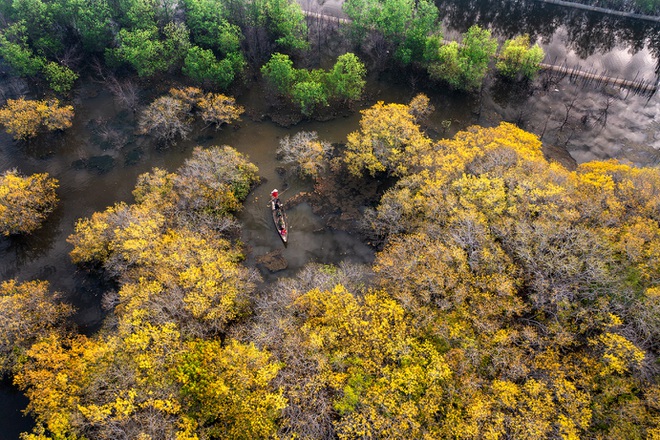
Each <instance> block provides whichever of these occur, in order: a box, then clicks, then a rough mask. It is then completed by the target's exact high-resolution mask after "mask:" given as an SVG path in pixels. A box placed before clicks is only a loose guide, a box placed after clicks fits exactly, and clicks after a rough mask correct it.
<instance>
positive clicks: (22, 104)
mask: <svg viewBox="0 0 660 440" xmlns="http://www.w3.org/2000/svg"><path fill="white" fill-rule="evenodd" d="M73 115H74V112H73V106H70V105H66V106H60V102H59V101H58V100H57V99H52V100H50V101H36V100H26V99H25V98H19V99H8V100H7V103H6V104H5V105H4V107H2V108H0V124H2V125H4V126H5V129H6V130H7V133H9V134H12V135H13V136H14V139H16V140H26V139H29V138H32V137H35V136H37V134H39V133H40V132H43V131H54V130H64V129H65V128H69V127H71V121H72V120H73Z"/></svg>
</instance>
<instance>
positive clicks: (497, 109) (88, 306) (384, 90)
mask: <svg viewBox="0 0 660 440" xmlns="http://www.w3.org/2000/svg"><path fill="white" fill-rule="evenodd" d="M439 8H440V10H441V14H442V15H443V16H444V17H446V20H445V25H446V35H447V37H451V36H452V35H456V36H457V35H460V33H461V32H464V31H465V30H466V29H467V28H468V27H469V26H470V25H472V24H474V23H479V24H481V25H488V26H490V27H491V28H492V29H493V32H494V34H495V35H497V36H498V38H500V39H501V40H502V39H505V38H510V37H512V36H514V35H516V34H519V33H524V32H527V33H529V34H530V35H532V37H533V39H535V40H537V41H538V42H539V43H540V44H542V45H543V47H544V49H545V50H546V52H547V54H548V56H547V57H546V61H547V62H555V61H556V62H558V63H562V62H565V63H566V64H568V65H570V66H574V65H579V66H580V67H581V68H583V69H594V70H598V71H601V70H602V71H607V72H609V73H610V74H611V75H612V76H620V77H627V78H629V79H633V78H645V79H647V80H649V81H657V74H656V72H657V66H658V53H659V50H658V47H660V29H659V28H658V26H657V25H650V24H648V23H640V22H634V21H631V20H622V19H619V18H616V19H615V18H611V17H607V16H603V15H602V14H594V13H585V12H582V11H579V12H578V11H567V10H564V9H561V8H557V7H555V6H552V5H547V4H544V3H541V2H536V1H533V0H525V1H517V2H511V1H486V0H475V1H458V0H453V1H446V2H441V3H439ZM323 10H324V11H330V12H335V13H340V2H339V1H337V0H328V1H325V2H324V3H323ZM541 79H542V80H543V81H539V82H537V83H536V84H535V85H532V86H529V87H523V86H521V85H519V84H511V83H506V82H501V81H499V80H497V79H494V78H489V79H488V80H487V83H486V86H485V87H484V89H483V92H482V93H481V94H478V95H474V96H472V95H466V94H462V93H458V92H452V91H449V90H447V89H446V88H445V87H444V86H442V85H440V84H433V83H430V82H429V81H428V80H427V79H426V78H425V77H424V75H422V74H419V73H417V74H415V73H406V74H401V75H399V74H397V73H396V72H394V73H391V72H390V73H389V74H385V75H381V76H380V79H378V78H371V80H370V82H369V84H368V90H367V96H369V100H368V102H365V103H364V106H363V107H368V106H370V105H372V104H373V103H374V102H375V101H376V100H383V101H385V102H401V103H406V102H408V101H409V100H410V99H411V98H412V97H413V96H414V95H415V94H416V93H417V92H420V91H423V92H425V93H427V94H428V95H429V96H430V98H431V101H432V103H433V105H434V106H435V108H436V111H435V113H434V114H433V115H432V116H431V118H430V121H429V134H430V135H431V136H433V137H436V138H437V137H442V136H452V135H453V134H454V133H455V132H456V131H458V130H461V129H463V128H465V127H467V126H469V125H473V124H481V125H495V124H498V123H499V122H500V121H502V120H505V121H510V122H515V123H517V124H518V125H520V126H521V127H522V128H524V129H527V130H529V131H532V132H534V133H536V134H538V135H539V136H541V135H542V136H543V142H544V143H545V144H548V145H553V146H555V147H557V148H559V149H560V150H564V151H568V152H569V153H570V155H571V156H572V157H573V158H574V159H575V160H576V161H577V162H578V163H580V162H584V161H588V160H592V159H608V158H617V159H621V160H625V161H629V162H631V163H634V164H637V165H644V166H657V165H658V163H660V100H659V98H658V94H656V95H654V96H651V97H649V96H642V95H636V94H634V93H629V92H626V91H621V90H618V89H613V88H605V89H603V88H601V87H595V86H593V85H588V84H587V85H585V84H579V83H574V82H571V81H569V80H568V79H567V78H564V79H561V78H555V77H551V76H548V77H545V78H541ZM0 86H2V90H0V91H1V92H2V93H3V94H4V96H5V97H8V98H12V97H16V96H17V95H18V94H19V93H20V92H21V91H23V90H25V89H26V87H24V86H21V84H20V82H19V83H18V84H17V83H16V82H15V81H14V82H11V81H7V82H6V83H5V84H4V85H2V84H0ZM75 96H76V97H75V103H74V104H75V109H76V118H75V121H74V126H73V127H72V128H71V129H69V130H67V131H66V132H65V133H62V134H60V135H56V136H47V137H45V138H43V139H39V140H36V141H33V142H31V143H29V144H25V143H16V142H14V141H13V140H12V139H11V137H10V136H9V135H7V134H5V133H4V132H3V133H0V170H2V171H4V170H6V169H10V168H18V169H19V170H20V171H21V172H23V173H25V174H31V173H36V172H48V173H50V175H51V176H53V177H55V178H57V179H58V180H59V182H60V188H59V190H58V195H59V197H60V199H61V201H60V204H59V206H58V208H57V209H56V211H55V212H54V213H53V214H52V215H51V216H50V217H49V219H48V221H47V222H46V223H45V224H44V226H43V227H42V228H41V229H40V230H38V231H37V232H36V233H35V234H33V235H31V236H29V237H23V238H0V279H2V280H6V279H10V278H17V279H19V280H21V281H23V280H32V279H41V280H47V281H49V282H50V284H51V289H52V290H57V291H60V292H62V293H64V294H65V297H66V298H67V299H68V300H69V301H70V302H72V303H73V304H74V305H75V306H76V307H77V308H78V313H77V315H76V318H75V320H76V322H77V323H78V324H79V325H81V327H82V328H83V329H85V330H87V331H93V329H95V328H96V327H97V326H98V325H99V323H100V322H101V320H102V318H103V313H102V311H101V308H100V305H99V303H100V297H101V295H102V293H103V292H104V291H105V290H107V289H111V288H112V286H110V285H107V284H105V283H104V282H103V281H101V280H99V279H98V278H97V277H95V276H94V275H93V274H88V273H85V272H83V271H79V270H78V269H77V268H76V267H75V266H74V265H73V264H72V263H71V262H70V259H69V256H68V253H69V251H70V249H71V247H70V245H69V244H67V243H66V237H67V236H69V235H70V234H71V233H72V232H73V227H74V224H75V221H76V220H77V219H79V218H81V217H87V216H90V215H91V214H92V213H94V212H96V211H102V210H104V209H105V208H106V207H108V206H110V205H112V204H114V203H116V202H119V201H126V202H129V203H130V202H131V201H132V195H131V191H132V190H133V187H134V186H135V182H136V179H137V176H138V175H140V174H141V173H144V172H147V171H150V170H151V169H152V168H153V167H160V168H164V169H167V170H169V171H175V170H176V169H177V168H178V167H179V166H180V165H181V164H182V163H183V161H184V160H185V159H186V158H188V157H190V154H191V152H192V149H193V148H194V146H196V145H202V146H211V145H223V144H228V145H231V146H233V147H235V148H237V149H238V150H239V151H241V152H243V153H245V154H247V155H248V156H249V157H250V159H251V161H252V162H254V163H255V164H256V165H257V166H258V167H259V170H260V174H261V176H262V177H263V179H264V183H263V184H262V185H261V186H260V187H258V188H257V189H256V190H255V191H254V192H253V193H252V194H250V196H249V198H248V200H247V201H246V204H245V208H244V210H243V212H242V213H241V214H240V216H239V219H240V221H241V223H242V224H243V228H244V232H243V240H244V241H245V243H246V244H247V245H248V247H249V249H250V254H249V255H248V263H250V264H252V263H254V260H255V257H256V256H259V255H263V254H265V253H268V252H271V251H273V250H277V249H283V256H284V257H285V258H286V259H287V261H288V263H289V267H288V269H287V270H285V271H282V272H281V273H280V274H279V275H277V276H292V275H293V274H295V271H296V270H298V269H299V268H301V267H302V266H304V265H305V264H306V263H308V262H320V263H338V262H340V261H342V260H345V259H349V260H350V261H354V262H364V263H369V262H371V261H372V260H373V257H374V256H373V251H372V250H371V249H370V248H369V247H368V246H366V245H365V244H363V243H362V242H361V241H360V240H359V239H358V238H357V237H356V236H354V235H351V234H349V233H345V232H337V231H331V230H328V229H327V228H324V224H323V221H322V219H319V218H317V217H316V216H315V215H314V214H313V212H312V210H311V208H310V207H309V206H308V205H306V204H301V205H298V206H295V207H292V208H291V209H290V210H289V211H288V217H289V221H290V223H291V225H290V244H289V246H288V247H287V248H284V247H283V245H282V243H281V241H280V239H279V237H278V235H277V234H276V233H275V231H274V227H273V225H272V219H271V217H270V214H269V212H268V209H267V207H266V203H267V201H268V194H269V192H270V190H271V189H273V188H275V187H277V188H279V189H280V190H282V189H284V187H287V188H288V189H287V191H286V192H285V193H283V195H282V199H283V200H284V202H285V203H286V201H287V200H288V199H289V198H290V197H293V196H294V195H295V194H296V193H298V192H299V191H307V190H309V189H310V183H309V182H305V181H299V180H296V179H292V178H287V179H286V180H285V179H283V178H282V177H281V176H280V174H278V172H277V168H278V167H280V166H281V163H280V162H278V161H277V159H276V155H275V150H276V148H277V145H278V142H279V139H280V138H282V137H283V136H286V135H293V134H295V133H296V132H298V131H300V130H308V131H311V130H313V131H317V132H318V134H319V137H320V138H321V139H323V140H326V141H329V142H344V141H345V139H346V135H347V134H348V133H349V132H351V131H353V130H356V129H357V128H358V124H359V119H360V114H359V113H358V112H355V113H354V114H352V115H350V116H348V117H339V118H337V119H334V120H332V121H329V122H303V123H300V124H297V125H296V126H294V127H292V128H282V127H279V126H277V125H276V124H274V123H272V122H270V121H268V120H263V121H256V120H251V119H250V118H247V117H244V118H243V121H242V122H241V123H239V124H238V125H237V126H235V127H225V128H223V129H222V130H220V131H215V130H213V129H212V128H204V127H203V126H201V125H199V126H197V127H196V130H195V131H194V132H193V133H192V134H191V136H190V138H189V139H188V140H185V141H180V142H178V143H177V144H176V145H174V146H171V147H169V148H160V147H158V146H157V145H155V143H154V142H153V140H152V139H150V138H149V137H145V136H137V135H136V134H135V133H134V129H135V116H134V115H133V114H132V113H131V112H128V111H125V110H122V109H121V108H119V107H118V106H117V105H116V104H115V102H114V100H113V98H112V96H111V94H110V93H109V91H108V90H107V89H106V88H105V87H104V86H103V85H102V84H99V83H95V82H92V81H87V82H82V83H81V84H80V85H79V87H78V90H77V91H76V93H75ZM238 100H239V103H241V104H242V105H244V106H246V107H250V108H253V109H255V111H254V112H252V113H251V114H260V111H261V110H265V109H266V107H267V102H265V99H264V96H263V94H262V93H261V92H260V90H259V89H256V88H255V89H253V90H250V91H249V92H247V93H246V94H244V95H243V96H240V97H239V99H238ZM147 103H148V100H146V99H145V100H144V102H143V103H142V104H147ZM264 275H265V276H266V280H267V281H268V280H269V279H270V277H271V276H270V275H268V274H264ZM25 404H26V400H25V399H24V397H23V396H21V395H20V393H17V392H16V390H15V389H13V388H12V387H11V386H10V384H8V383H7V382H2V383H0V440H5V439H7V440H9V439H16V438H18V435H19V433H20V432H22V431H24V430H26V429H29V426H30V424H31V422H30V420H29V419H27V418H21V417H18V416H17V414H18V412H19V411H20V410H21V409H22V408H24V406H25Z"/></svg>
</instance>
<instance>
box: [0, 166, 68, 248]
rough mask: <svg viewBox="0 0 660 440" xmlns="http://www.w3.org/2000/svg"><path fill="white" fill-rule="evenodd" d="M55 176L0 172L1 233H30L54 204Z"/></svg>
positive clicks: (56, 183)
mask: <svg viewBox="0 0 660 440" xmlns="http://www.w3.org/2000/svg"><path fill="white" fill-rule="evenodd" d="M58 186H59V185H58V182H57V179H54V178H52V177H50V176H49V175H48V174H47V173H41V174H32V175H31V176H23V175H21V174H20V173H19V172H18V171H17V170H7V171H5V172H4V173H2V174H0V233H1V234H2V235H5V236H8V235H12V234H29V233H30V232H32V231H34V230H35V229H37V228H39V227H40V226H41V224H42V222H43V221H44V220H45V219H46V217H47V216H48V214H50V213H51V212H52V211H53V210H54V209H55V206H56V205H57V202H58V198H57V193H56V192H55V190H56V189H57V187H58Z"/></svg>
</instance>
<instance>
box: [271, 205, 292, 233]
mask: <svg viewBox="0 0 660 440" xmlns="http://www.w3.org/2000/svg"><path fill="white" fill-rule="evenodd" d="M270 207H271V210H272V212H273V222H274V223H275V228H276V229H277V233H278V234H280V238H281V239H282V241H283V242H284V243H287V241H288V239H289V226H288V224H287V221H286V213H285V212H284V208H283V207H282V204H281V203H279V205H278V204H276V201H275V199H273V200H271V201H270Z"/></svg>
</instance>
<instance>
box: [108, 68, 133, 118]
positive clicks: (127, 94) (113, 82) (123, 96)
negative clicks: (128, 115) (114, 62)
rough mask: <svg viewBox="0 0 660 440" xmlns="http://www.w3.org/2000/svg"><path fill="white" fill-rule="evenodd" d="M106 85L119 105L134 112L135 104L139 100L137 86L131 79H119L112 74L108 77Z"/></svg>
mask: <svg viewBox="0 0 660 440" xmlns="http://www.w3.org/2000/svg"><path fill="white" fill-rule="evenodd" d="M108 87H109V88H110V92H112V94H113V95H114V97H115V101H116V102H117V104H118V105H119V106H120V107H122V108H126V109H129V110H131V111H132V112H134V113H135V112H136V111H137V106H138V103H139V102H140V93H139V89H138V86H137V85H136V84H135V83H134V82H133V81H131V80H130V79H128V80H124V81H119V80H118V79H117V78H115V77H114V76H110V77H109V78H108Z"/></svg>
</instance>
